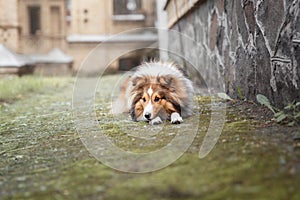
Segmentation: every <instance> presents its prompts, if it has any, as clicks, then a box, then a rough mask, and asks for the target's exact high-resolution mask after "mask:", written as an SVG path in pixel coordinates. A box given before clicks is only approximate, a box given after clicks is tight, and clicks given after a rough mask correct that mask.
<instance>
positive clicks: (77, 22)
mask: <svg viewBox="0 0 300 200" xmlns="http://www.w3.org/2000/svg"><path fill="white" fill-rule="evenodd" d="M155 2H156V1H155V0H10V1H9V3H8V1H7V0H0V6H1V8H4V9H3V11H2V12H1V13H0V43H1V44H3V45H5V46H6V47H8V48H10V49H11V50H13V51H15V52H17V53H22V54H25V55H32V54H34V55H37V54H40V55H47V53H49V52H50V51H51V50H53V49H54V48H58V49H60V50H62V51H63V52H64V53H66V54H68V55H70V56H71V57H73V59H74V62H73V66H72V70H73V72H77V71H78V69H79V67H80V65H81V63H82V62H83V60H84V59H85V58H86V57H87V55H88V54H89V52H91V51H92V50H93V49H94V48H95V47H96V46H97V45H98V44H100V43H103V42H105V41H107V40H108V39H109V38H110V37H111V36H112V35H114V34H117V33H121V32H123V31H128V30H131V29H136V28H140V31H138V32H137V33H136V35H134V36H133V37H135V38H137V40H134V39H132V38H131V39H127V40H126V39H125V40H123V41H120V40H118V41H113V40H111V41H110V44H109V45H107V47H105V49H104V50H103V52H99V57H98V58H102V59H106V60H107V59H112V58H114V57H116V56H117V55H119V54H120V49H122V47H124V45H125V46H127V45H132V46H134V47H136V48H139V47H145V46H147V45H151V44H152V43H153V42H155V41H156V40H157V38H156V33H153V32H151V33H149V32H147V34H146V37H145V32H144V31H143V30H142V29H141V28H144V27H153V26H155V21H156V7H155V5H156V4H155ZM128 38H130V36H129V37H128ZM100 51H102V50H100ZM132 55H134V54H131V56H132ZM136 56H138V55H134V56H133V57H136ZM100 60H101V59H100ZM95 62H96V61H95ZM118 64H119V62H118V61H116V62H115V68H118ZM104 67H106V66H98V65H97V66H95V67H94V68H93V69H92V70H97V69H99V68H104Z"/></svg>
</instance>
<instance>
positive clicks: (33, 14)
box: [28, 6, 41, 35]
mask: <svg viewBox="0 0 300 200" xmlns="http://www.w3.org/2000/svg"><path fill="white" fill-rule="evenodd" d="M28 14H29V31H30V32H29V33H30V35H37V33H38V32H39V31H40V30H41V9H40V7H39V6H29V7H28Z"/></svg>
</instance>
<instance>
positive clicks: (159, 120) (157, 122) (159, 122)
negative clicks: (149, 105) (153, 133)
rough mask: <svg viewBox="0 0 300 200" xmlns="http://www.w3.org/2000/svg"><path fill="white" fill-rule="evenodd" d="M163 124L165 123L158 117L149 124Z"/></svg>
mask: <svg viewBox="0 0 300 200" xmlns="http://www.w3.org/2000/svg"><path fill="white" fill-rule="evenodd" d="M162 123H163V121H162V120H161V119H160V117H156V118H154V119H152V120H151V121H150V122H149V124H151V125H158V124H162Z"/></svg>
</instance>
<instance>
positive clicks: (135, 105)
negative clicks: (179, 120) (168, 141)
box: [130, 76, 180, 121]
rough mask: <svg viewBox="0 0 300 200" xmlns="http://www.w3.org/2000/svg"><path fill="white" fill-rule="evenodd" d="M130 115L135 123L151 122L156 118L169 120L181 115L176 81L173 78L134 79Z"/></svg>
mask: <svg viewBox="0 0 300 200" xmlns="http://www.w3.org/2000/svg"><path fill="white" fill-rule="evenodd" d="M132 86H133V87H132V90H131V109H130V113H131V116H132V118H133V120H135V121H150V120H152V119H154V118H156V117H158V116H159V117H160V118H161V119H166V118H169V117H170V115H171V113H173V112H178V113H180V102H178V98H177V95H176V92H175V90H176V80H175V79H174V78H172V77H171V76H170V77H169V76H164V77H135V78H133V79H132Z"/></svg>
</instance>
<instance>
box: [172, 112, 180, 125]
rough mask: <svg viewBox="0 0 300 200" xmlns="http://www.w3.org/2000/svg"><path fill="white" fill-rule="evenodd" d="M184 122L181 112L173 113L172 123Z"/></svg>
mask: <svg viewBox="0 0 300 200" xmlns="http://www.w3.org/2000/svg"><path fill="white" fill-rule="evenodd" d="M182 122H183V119H182V117H180V115H179V113H177V112H174V113H172V114H171V123H172V124H180V123H182Z"/></svg>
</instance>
